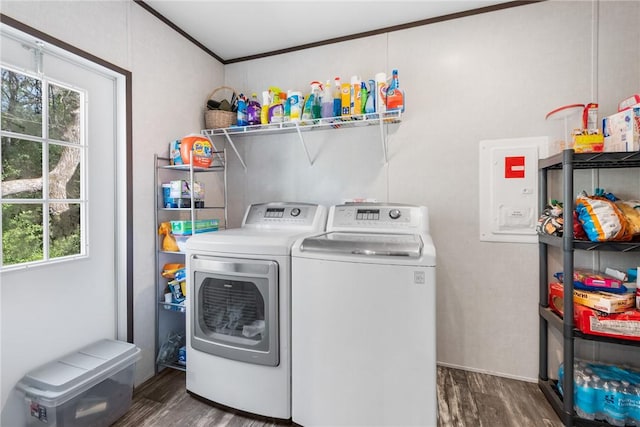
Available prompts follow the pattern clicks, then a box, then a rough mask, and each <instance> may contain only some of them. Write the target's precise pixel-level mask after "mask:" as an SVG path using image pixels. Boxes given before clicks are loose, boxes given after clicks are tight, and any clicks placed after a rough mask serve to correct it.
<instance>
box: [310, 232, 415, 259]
mask: <svg viewBox="0 0 640 427" xmlns="http://www.w3.org/2000/svg"><path fill="white" fill-rule="evenodd" d="M423 246H424V245H423V242H422V239H421V238H420V236H419V235H418V234H393V233H355V232H329V233H324V234H320V235H318V236H313V237H307V238H306V239H304V240H303V241H302V243H301V244H300V251H301V252H328V253H333V254H349V255H364V256H385V257H409V258H419V257H420V255H421V254H422V248H423Z"/></svg>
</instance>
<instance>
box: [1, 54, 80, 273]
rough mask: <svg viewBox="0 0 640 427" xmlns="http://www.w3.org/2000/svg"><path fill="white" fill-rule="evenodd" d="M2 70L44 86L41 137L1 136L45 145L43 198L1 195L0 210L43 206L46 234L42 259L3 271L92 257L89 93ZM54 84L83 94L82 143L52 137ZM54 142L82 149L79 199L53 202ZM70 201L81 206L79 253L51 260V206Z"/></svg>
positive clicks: (29, 74) (34, 75)
mask: <svg viewBox="0 0 640 427" xmlns="http://www.w3.org/2000/svg"><path fill="white" fill-rule="evenodd" d="M0 66H1V67H2V68H3V69H6V70H9V71H11V72H13V73H17V74H22V75H24V76H27V77H29V78H33V79H37V80H40V82H41V85H42V136H32V135H26V134H21V133H15V132H8V131H5V130H3V129H0V137H10V138H18V139H22V140H25V141H33V142H37V143H40V144H42V196H43V197H42V198H41V199H15V198H3V197H1V196H0V207H1V206H2V205H5V204H33V205H41V206H42V235H43V241H42V243H43V247H42V259H41V260H37V261H28V262H23V263H19V264H10V265H0V271H11V270H17V269H23V268H30V267H36V266H40V265H50V264H53V263H58V262H66V261H71V260H76V259H82V258H86V257H87V256H89V249H88V248H89V236H88V229H89V228H88V227H87V221H88V206H89V197H88V194H87V193H88V190H87V188H88V185H87V179H88V176H89V175H88V173H89V171H88V170H87V169H88V164H89V162H88V161H87V156H88V144H87V138H86V135H87V133H86V129H87V128H86V126H87V92H86V90H84V89H82V88H78V87H76V86H74V85H71V84H68V83H65V82H61V81H59V80H56V79H52V78H49V77H47V75H46V72H45V73H42V74H37V73H33V72H29V71H27V70H20V69H18V68H16V67H13V66H11V65H9V64H6V63H0ZM51 84H53V85H55V86H58V87H61V88H63V89H67V90H72V91H74V92H77V93H78V94H79V95H80V118H79V125H80V140H79V142H78V143H69V142H65V141H58V140H53V139H51V138H49V85H51ZM51 143H53V144H55V145H65V146H70V147H72V148H77V149H79V150H80V152H81V154H80V163H79V165H78V167H80V198H78V199H51V198H50V197H49V172H50V170H49V145H50V144H51ZM1 157H2V152H1V151H0V158H1ZM60 202H69V203H74V204H79V205H80V253H78V254H74V255H68V256H63V257H55V258H51V257H50V251H49V247H50V244H49V240H50V238H49V237H50V231H49V218H50V214H49V204H50V203H60ZM1 220H2V209H0V221H1ZM1 229H2V223H1V222H0V230H1ZM2 245H3V242H2V239H0V251H2V250H3V246H2Z"/></svg>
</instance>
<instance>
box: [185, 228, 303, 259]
mask: <svg viewBox="0 0 640 427" xmlns="http://www.w3.org/2000/svg"><path fill="white" fill-rule="evenodd" d="M309 234H311V233H310V232H309V231H307V232H301V231H300V230H268V229H263V230H255V229H248V228H233V229H228V230H221V231H214V232H211V233H202V234H196V235H195V236H192V237H190V238H189V239H188V240H187V244H186V248H187V252H188V253H208V252H216V253H225V254H245V255H252V254H255V255H291V246H292V245H293V243H294V242H295V241H296V240H297V239H299V238H302V237H305V236H307V235H309Z"/></svg>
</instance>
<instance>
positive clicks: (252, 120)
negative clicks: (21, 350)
mask: <svg viewBox="0 0 640 427" xmlns="http://www.w3.org/2000/svg"><path fill="white" fill-rule="evenodd" d="M247 122H249V125H259V124H260V103H259V102H258V95H257V94H256V93H255V92H254V93H252V94H251V99H250V100H249V105H247Z"/></svg>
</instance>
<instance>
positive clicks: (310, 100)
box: [302, 81, 321, 121]
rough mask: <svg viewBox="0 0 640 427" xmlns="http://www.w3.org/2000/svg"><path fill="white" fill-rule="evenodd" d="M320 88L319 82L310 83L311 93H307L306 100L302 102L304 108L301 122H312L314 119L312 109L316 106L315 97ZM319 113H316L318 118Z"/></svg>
mask: <svg viewBox="0 0 640 427" xmlns="http://www.w3.org/2000/svg"><path fill="white" fill-rule="evenodd" d="M320 87H321V84H320V82H317V81H313V82H311V93H309V96H307V98H306V99H305V100H304V108H303V109H302V120H303V121H307V120H312V119H313V118H314V113H313V109H314V105H316V97H317V94H318V92H319V91H318V89H319V88H320ZM318 105H319V104H318ZM319 112H320V111H319V109H318V112H317V114H318V116H319Z"/></svg>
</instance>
